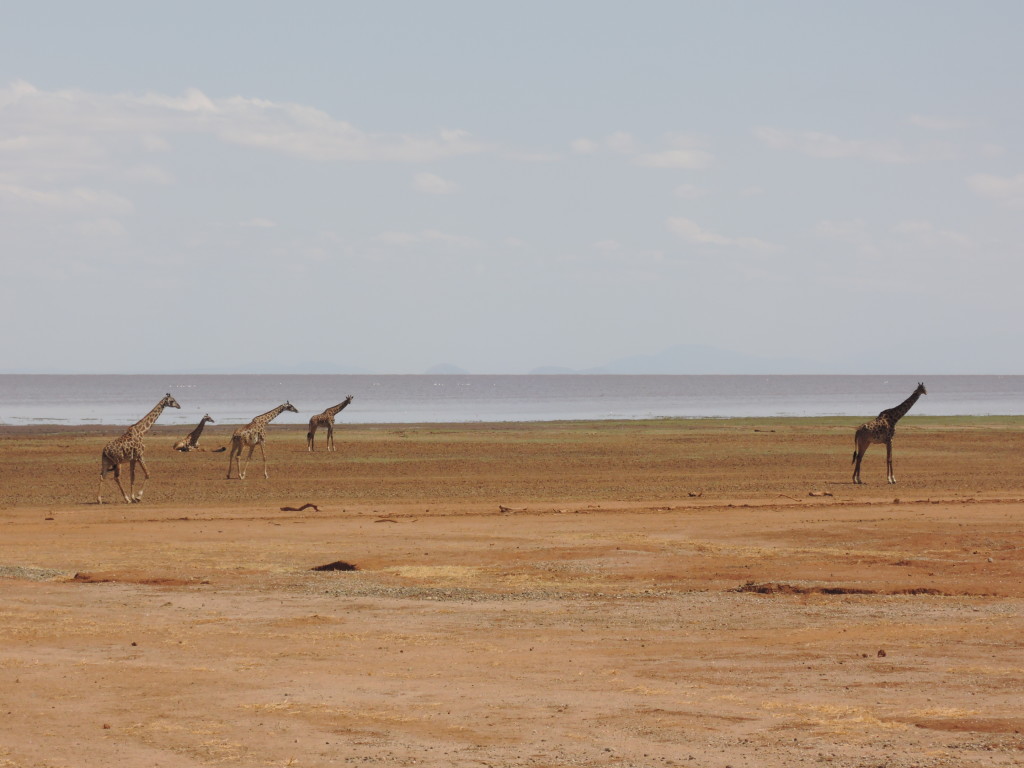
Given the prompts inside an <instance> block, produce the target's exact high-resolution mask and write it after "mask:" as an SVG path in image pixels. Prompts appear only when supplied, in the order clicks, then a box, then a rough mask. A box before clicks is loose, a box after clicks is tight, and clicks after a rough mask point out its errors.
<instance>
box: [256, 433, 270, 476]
mask: <svg viewBox="0 0 1024 768" xmlns="http://www.w3.org/2000/svg"><path fill="white" fill-rule="evenodd" d="M259 446H260V456H262V457H263V477H264V479H267V480H269V479H270V473H269V472H268V471H267V452H266V451H265V450H264V449H263V441H262V440H260V443H259Z"/></svg>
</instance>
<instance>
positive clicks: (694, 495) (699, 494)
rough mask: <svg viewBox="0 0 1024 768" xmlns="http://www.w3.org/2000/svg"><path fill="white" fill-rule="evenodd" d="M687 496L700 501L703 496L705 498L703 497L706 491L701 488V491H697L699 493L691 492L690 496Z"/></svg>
mask: <svg viewBox="0 0 1024 768" xmlns="http://www.w3.org/2000/svg"><path fill="white" fill-rule="evenodd" d="M686 495H687V496H689V497H690V498H691V499H699V498H700V497H701V496H703V495H704V489H703V488H701V489H700V490H699V491H697V492H694V491H690V492H689V493H688V494H686Z"/></svg>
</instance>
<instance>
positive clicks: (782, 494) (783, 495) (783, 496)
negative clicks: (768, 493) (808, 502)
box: [779, 493, 803, 501]
mask: <svg viewBox="0 0 1024 768" xmlns="http://www.w3.org/2000/svg"><path fill="white" fill-rule="evenodd" d="M779 496H781V497H782V498H784V499H792V500H793V501H803V499H794V498H793V497H792V496H787V495H786V494H784V493H780V494H779Z"/></svg>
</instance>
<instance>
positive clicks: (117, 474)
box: [114, 464, 132, 504]
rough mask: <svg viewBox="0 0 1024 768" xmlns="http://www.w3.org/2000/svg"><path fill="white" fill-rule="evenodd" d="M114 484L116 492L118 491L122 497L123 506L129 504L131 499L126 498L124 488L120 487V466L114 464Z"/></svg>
mask: <svg viewBox="0 0 1024 768" xmlns="http://www.w3.org/2000/svg"><path fill="white" fill-rule="evenodd" d="M114 482H115V483H117V490H119V491H120V492H121V495H122V496H124V503H125V504H131V503H132V500H131V498H130V497H129V496H128V494H127V493H125V492H124V486H123V485H121V465H120V464H115V465H114Z"/></svg>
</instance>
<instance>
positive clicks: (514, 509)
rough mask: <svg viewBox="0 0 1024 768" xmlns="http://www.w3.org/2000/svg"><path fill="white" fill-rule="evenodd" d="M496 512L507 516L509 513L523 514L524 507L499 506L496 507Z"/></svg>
mask: <svg viewBox="0 0 1024 768" xmlns="http://www.w3.org/2000/svg"><path fill="white" fill-rule="evenodd" d="M498 511H499V512H501V513H502V514H504V515H507V514H508V513H509V512H525V511H526V507H503V506H501V505H498Z"/></svg>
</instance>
